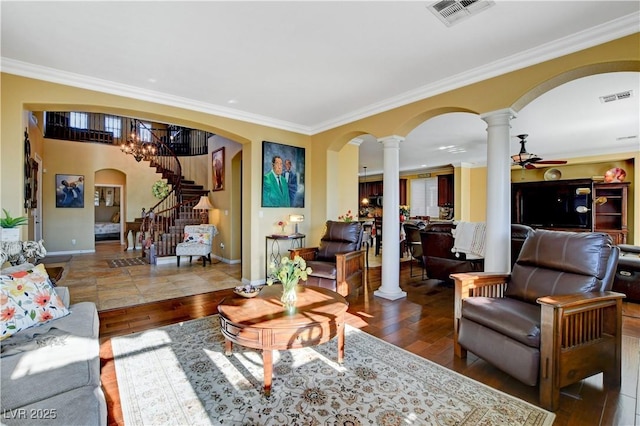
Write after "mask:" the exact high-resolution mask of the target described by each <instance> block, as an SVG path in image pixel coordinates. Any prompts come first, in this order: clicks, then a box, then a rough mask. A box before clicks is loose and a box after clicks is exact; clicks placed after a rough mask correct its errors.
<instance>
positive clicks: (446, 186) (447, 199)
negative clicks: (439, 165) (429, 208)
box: [438, 175, 454, 207]
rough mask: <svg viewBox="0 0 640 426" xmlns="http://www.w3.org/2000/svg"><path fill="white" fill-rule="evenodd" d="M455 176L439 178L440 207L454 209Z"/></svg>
mask: <svg viewBox="0 0 640 426" xmlns="http://www.w3.org/2000/svg"><path fill="white" fill-rule="evenodd" d="M453 191H454V189H453V175H439V176H438V207H453Z"/></svg>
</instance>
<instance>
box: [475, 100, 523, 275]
mask: <svg viewBox="0 0 640 426" xmlns="http://www.w3.org/2000/svg"><path fill="white" fill-rule="evenodd" d="M515 117H516V113H515V112H514V111H513V110H512V109H511V108H506V109H501V110H498V111H492V112H488V113H485V114H482V115H480V118H482V119H483V120H484V121H486V122H487V124H488V126H487V235H486V250H485V253H486V254H485V259H484V270H485V271H487V272H510V269H511V261H510V260H511V259H510V258H511V153H510V148H511V126H510V122H511V119H512V118H515Z"/></svg>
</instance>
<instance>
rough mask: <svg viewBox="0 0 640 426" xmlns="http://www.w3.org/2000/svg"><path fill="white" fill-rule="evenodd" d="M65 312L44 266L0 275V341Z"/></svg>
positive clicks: (66, 311)
mask: <svg viewBox="0 0 640 426" xmlns="http://www.w3.org/2000/svg"><path fill="white" fill-rule="evenodd" d="M66 315H69V310H68V309H67V308H66V307H65V306H64V303H63V301H62V299H61V298H60V297H59V296H58V294H57V293H56V291H55V290H54V288H53V286H51V283H50V281H49V275H48V274H47V271H46V269H45V268H44V265H42V264H40V265H37V266H35V267H34V268H33V269H29V270H26V271H19V272H14V273H12V274H8V275H0V340H3V339H6V338H7V337H9V336H11V335H13V334H15V333H17V332H18V331H20V330H24V329H25V328H29V327H33V326H38V325H41V324H44V323H47V322H49V321H51V320H54V319H57V318H62V317H64V316H66Z"/></svg>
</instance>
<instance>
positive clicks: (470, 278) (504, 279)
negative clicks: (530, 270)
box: [450, 272, 511, 358]
mask: <svg viewBox="0 0 640 426" xmlns="http://www.w3.org/2000/svg"><path fill="white" fill-rule="evenodd" d="M510 276H511V275H510V274H505V273H501V274H497V273H493V272H467V273H461V274H451V275H450V277H451V278H452V279H453V281H454V285H455V294H454V299H453V328H454V347H453V351H454V353H455V354H456V356H457V357H458V358H464V357H466V356H467V355H466V354H467V351H466V350H465V349H463V348H462V347H461V346H460V345H459V344H458V331H459V328H460V319H461V318H462V301H463V300H464V299H466V298H468V297H478V296H486V297H503V295H504V290H505V289H506V288H507V283H508V282H509V277H510Z"/></svg>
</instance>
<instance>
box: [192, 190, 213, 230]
mask: <svg viewBox="0 0 640 426" xmlns="http://www.w3.org/2000/svg"><path fill="white" fill-rule="evenodd" d="M193 209H194V210H201V212H200V221H201V222H202V224H203V225H205V224H207V223H209V210H213V205H211V202H210V201H209V197H207V196H206V195H203V196H201V197H200V201H198V204H196V205H195V206H193Z"/></svg>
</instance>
